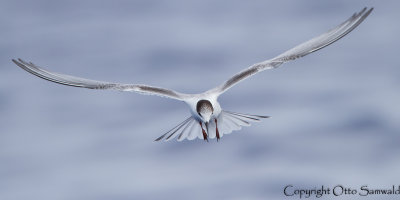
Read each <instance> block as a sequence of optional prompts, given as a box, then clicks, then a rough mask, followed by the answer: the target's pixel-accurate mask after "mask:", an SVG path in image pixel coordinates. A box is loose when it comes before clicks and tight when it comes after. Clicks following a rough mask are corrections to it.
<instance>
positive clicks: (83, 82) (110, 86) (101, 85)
mask: <svg viewBox="0 0 400 200" xmlns="http://www.w3.org/2000/svg"><path fill="white" fill-rule="evenodd" d="M12 61H13V62H14V63H15V64H16V65H18V66H19V67H21V68H22V69H24V70H25V71H27V72H29V73H31V74H33V75H36V76H38V77H40V78H43V79H45V80H48V81H51V82H54V83H59V84H63V85H69V86H74V87H82V88H89V89H100V90H120V91H128V92H139V93H142V94H149V95H158V96H162V97H168V98H172V99H177V100H184V99H185V98H186V97H187V96H189V95H187V94H182V93H179V92H175V91H173V90H169V89H164V88H159V87H153V86H147V85H138V84H121V83H109V82H102V81H95V80H89V79H84V78H79V77H74V76H69V75H65V74H59V73H54V72H49V71H47V70H44V69H42V68H40V67H38V66H36V65H34V64H33V63H31V62H30V63H27V62H25V61H23V60H22V59H18V60H14V59H12Z"/></svg>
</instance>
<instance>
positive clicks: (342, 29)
mask: <svg viewBox="0 0 400 200" xmlns="http://www.w3.org/2000/svg"><path fill="white" fill-rule="evenodd" d="M372 10H373V8H370V9H368V11H367V8H364V9H362V10H361V11H360V12H359V13H354V14H353V16H351V17H350V18H349V19H347V20H346V21H345V22H343V23H342V24H340V25H338V26H336V27H335V28H333V29H331V30H329V31H328V32H326V33H324V34H322V35H320V36H318V37H315V38H313V39H311V40H308V41H306V42H304V43H302V44H300V45H298V46H296V47H294V48H292V49H290V50H288V51H286V52H284V53H282V54H280V55H279V56H277V57H275V58H273V59H270V60H267V61H264V62H260V63H256V64H254V65H252V66H250V67H249V68H247V69H245V70H243V71H241V72H239V73H238V74H236V75H234V76H233V77H232V78H230V79H229V80H227V81H226V82H225V83H223V84H221V85H219V86H218V87H216V88H213V89H211V90H210V92H211V93H217V94H218V95H219V94H222V93H224V92H225V91H226V90H228V89H229V88H231V87H232V86H233V85H235V84H236V83H238V82H240V81H242V80H244V79H246V78H248V77H250V76H252V75H254V74H256V73H258V72H261V71H264V70H266V69H272V68H277V67H279V66H280V65H281V64H283V63H285V62H288V61H291V60H295V59H297V58H300V57H303V56H305V55H308V54H310V53H312V52H315V51H318V50H320V49H322V48H324V47H326V46H328V45H330V44H332V43H334V42H336V41H337V40H339V39H340V38H342V37H344V36H345V35H347V34H348V33H350V32H351V31H352V30H353V29H354V28H356V27H357V26H358V25H359V24H360V23H361V22H362V21H364V19H365V18H366V17H367V16H368V15H369V14H370V13H371V12H372Z"/></svg>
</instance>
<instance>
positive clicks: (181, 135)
mask: <svg viewBox="0 0 400 200" xmlns="http://www.w3.org/2000/svg"><path fill="white" fill-rule="evenodd" d="M372 10H373V8H370V9H367V8H364V9H362V10H361V11H360V12H358V13H354V14H353V15H352V16H351V17H350V18H349V19H347V20H346V21H344V22H343V23H341V24H340V25H338V26H336V27H335V28H333V29H331V30H329V31H327V32H326V33H324V34H321V35H319V36H317V37H314V38H312V39H311V40H308V41H306V42H304V43H301V44H300V45H297V46H295V47H294V48H292V49H289V50H288V51H286V52H284V53H282V54H280V55H278V56H276V57H274V58H272V59H270V60H266V61H263V62H259V63H256V64H253V65H251V66H250V67H248V68H246V69H245V70H243V71H241V72H239V73H237V74H235V75H234V76H232V77H231V78H230V79H228V80H227V81H225V82H224V83H222V84H221V85H219V86H217V87H215V88H213V89H210V90H208V91H206V92H204V93H201V94H184V93H180V92H177V91H174V90H170V89H165V88H161V87H154V86H148V85H142V84H122V83H111V82H104V81H96V80H90V79H84V78H80V77H75V76H70V75H65V74H60V73H54V72H50V71H47V70H45V69H43V68H41V67H38V66H36V65H35V64H33V63H31V62H25V61H23V60H22V59H18V60H14V59H12V61H13V62H14V63H15V64H16V65H18V66H19V67H21V68H22V69H24V70H25V71H27V72H29V73H31V74H33V75H35V76H38V77H40V78H42V79H45V80H48V81H51V82H55V83H58V84H62V85H67V86H74V87H81V88H88V89H100V90H119V91H128V92H138V93H141V94H149V95H157V96H161V97H167V98H172V99H176V100H179V101H183V102H185V103H187V104H188V105H189V107H190V109H191V113H192V116H191V117H189V118H187V119H186V120H185V121H183V122H182V123H181V124H179V125H178V126H176V127H174V128H173V129H171V130H170V131H168V132H167V133H165V134H164V135H162V136H160V137H159V138H157V139H156V141H163V140H164V141H168V140H171V139H174V138H177V140H178V141H181V140H183V139H185V138H186V139H188V140H193V139H195V138H202V139H204V140H206V141H208V139H209V138H210V139H212V138H217V140H219V139H220V138H221V137H222V136H223V135H225V134H229V133H230V132H232V131H234V130H238V129H240V128H241V126H249V125H250V122H257V121H260V120H261V119H263V118H267V116H258V115H248V114H240V113H233V112H228V111H221V110H220V106H219V104H218V102H217V99H218V97H219V95H221V94H223V93H224V92H225V91H227V90H228V89H230V88H231V87H233V86H234V85H236V84H237V83H239V82H241V81H243V80H245V79H247V78H249V77H251V76H253V75H255V74H257V73H259V72H261V71H264V70H266V69H273V68H277V67H279V66H281V65H282V64H283V63H286V62H288V61H292V60H295V59H297V58H300V57H303V56H306V55H308V54H310V53H313V52H315V51H318V50H320V49H322V48H324V47H326V46H328V45H330V44H332V43H334V42H336V41H337V40H339V39H340V38H342V37H344V36H345V35H347V34H348V33H350V32H351V31H352V30H354V29H355V28H356V27H357V26H358V25H359V24H360V23H361V22H363V21H364V19H365V18H366V17H368V15H369V14H370V13H371V12H372ZM199 97H202V98H204V100H206V101H209V102H211V109H208V108H209V106H208V107H207V106H206V107H204V109H203V108H201V109H197V110H196V104H198V103H199V102H200V101H198V100H200V99H199ZM194 99H197V100H194ZM217 108H218V109H219V110H218V112H217V113H214V112H213V111H214V109H217Z"/></svg>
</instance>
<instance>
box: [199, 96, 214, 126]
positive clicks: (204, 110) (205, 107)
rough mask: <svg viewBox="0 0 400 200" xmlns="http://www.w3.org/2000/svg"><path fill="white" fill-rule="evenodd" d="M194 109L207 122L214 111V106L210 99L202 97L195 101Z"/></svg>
mask: <svg viewBox="0 0 400 200" xmlns="http://www.w3.org/2000/svg"><path fill="white" fill-rule="evenodd" d="M196 111H197V114H199V116H200V117H201V118H202V119H203V121H204V122H207V123H208V122H209V121H210V119H211V116H212V114H213V113H214V108H213V107H212V104H211V102H210V101H208V100H204V99H203V100H200V101H198V102H197V106H196Z"/></svg>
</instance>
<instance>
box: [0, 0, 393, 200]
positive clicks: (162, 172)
mask: <svg viewBox="0 0 400 200" xmlns="http://www.w3.org/2000/svg"><path fill="white" fill-rule="evenodd" d="M364 6H374V7H375V10H374V11H373V13H372V14H371V15H370V16H369V17H368V18H367V19H366V21H364V22H363V23H362V24H361V25H360V26H359V27H358V28H357V29H356V30H355V31H354V32H352V33H350V34H349V35H348V36H346V37H345V38H343V39H342V40H340V41H338V42H337V43H335V44H333V45H332V46H329V47H327V48H326V49H323V50H321V51H319V52H317V53H314V54H312V55H309V56H307V57H305V58H302V59H300V60H297V61H295V62H292V63H288V64H285V65H284V66H282V68H279V69H276V70H269V71H266V72H263V73H261V74H259V75H257V76H255V77H253V78H251V79H249V80H246V81H245V82H242V83H240V84H239V85H237V86H235V87H234V88H232V89H231V90H229V91H228V92H227V93H226V94H224V95H223V96H221V98H220V102H221V104H222V106H223V108H224V109H226V110H231V111H236V112H244V113H251V114H262V115H270V116H272V118H270V119H266V120H264V121H263V122H261V123H256V124H253V126H251V127H247V128H244V129H242V130H240V131H236V132H234V133H233V134H231V135H228V136H226V137H223V138H222V140H221V141H220V142H219V143H217V142H216V141H214V140H213V141H211V142H210V143H205V142H203V141H201V140H195V141H185V142H182V143H179V142H175V141H173V142H167V143H156V142H153V140H154V139H155V138H157V137H158V136H159V135H161V134H163V133H164V132H165V131H167V130H169V129H170V128H172V127H173V126H175V125H176V124H178V123H180V122H181V121H183V120H184V119H185V118H186V117H187V116H188V115H189V112H188V109H187V108H186V105H184V104H182V103H180V102H176V101H174V100H170V99H164V98H159V97H154V96H142V95H138V94H134V93H121V92H114V91H93V90H85V89H79V88H72V87H65V86H61V85H57V84H53V83H50V82H47V81H44V80H41V79H39V78H37V77H34V76H32V75H30V74H28V73H26V72H24V71H22V70H21V69H19V68H17V67H16V66H15V65H14V64H13V63H12V62H11V61H10V60H11V58H17V57H21V58H23V59H25V60H27V61H32V62H34V63H36V64H37V65H39V66H42V67H46V68H48V69H50V70H52V71H56V72H62V73H67V74H71V75H76V76H81V77H86V78H91V79H97V80H107V81H115V82H124V83H145V84H150V85H156V86H162V87H167V88H172V89H175V90H177V91H181V92H189V93H196V92H202V91H205V90H207V89H209V88H211V87H214V86H216V85H218V84H220V83H222V82H223V81H224V80H225V79H227V78H228V77H230V76H231V75H233V74H235V73H236V72H238V71H240V70H242V69H243V68H245V67H248V66H249V65H251V64H253V63H256V62H260V61H263V60H267V59H269V58H271V57H273V56H276V55H278V54H279V53H282V52H283V51H285V50H287V49H289V48H291V47H293V46H295V45H297V44H299V43H301V42H303V41H305V40H307V39H310V38H311V37H313V36H316V35H318V34H320V33H323V32H324V31H327V30H328V29H330V28H332V27H334V26H336V25H337V24H339V23H341V22H342V21H344V20H345V19H347V18H348V17H349V16H351V15H352V14H353V13H354V12H356V11H359V10H361V9H362V8H363V7H364ZM399 6H400V4H399V3H398V1H394V0H392V1H384V2H383V1H376V0H369V1H351V2H350V1H345V0H340V1H330V2H328V3H327V2H323V1H317V0H313V1H279V2H278V1H254V2H246V1H219V2H215V1H209V0H206V1H204V0H202V1H190V2H189V1H178V0H174V1H118V2H117V1H108V2H99V1H93V0H91V1H85V2H81V1H48V0H37V1H11V0H3V1H1V2H0V25H1V29H0V30H1V31H0V36H1V37H0V64H1V67H0V199H1V200H3V199H4V200H12V199H18V200H19V199H21V200H22V199H41V200H46V199H49V200H50V199H51V200H55V199H85V200H89V199H96V200H99V199H114V200H117V199H118V200H122V199H270V198H272V199H283V198H285V196H284V194H283V188H284V187H285V186H286V185H289V184H293V185H294V186H295V187H297V188H314V187H319V186H320V185H326V186H330V187H333V186H335V185H337V184H342V185H345V186H347V187H352V188H359V187H360V186H362V185H365V184H368V185H370V186H371V187H380V188H385V187H391V186H392V185H393V184H395V185H396V184H399V183H398V181H399V178H400V173H399V172H400V170H399V169H400V158H399V156H398V155H399V153H400V145H399V141H400V125H399V121H400V109H399V102H400V101H399V100H400V92H399V91H400V87H399V85H400V78H399V77H400V67H399V61H398V56H399V55H398V53H399V51H398V45H399V42H400V40H399V35H400V26H399V22H398V19H399V18H400V12H398V8H399ZM210 72H213V73H210ZM204 80H206V81H204ZM252 88H256V89H257V90H253V89H252ZM344 197H347V198H349V199H350V198H351V199H357V198H360V197H359V196H341V198H344ZM291 198H292V199H298V197H291ZM328 198H334V197H333V196H328ZM369 198H371V199H372V198H379V199H384V198H391V199H393V198H392V197H390V196H375V197H369ZM394 198H398V197H394ZM362 199H365V198H362Z"/></svg>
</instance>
